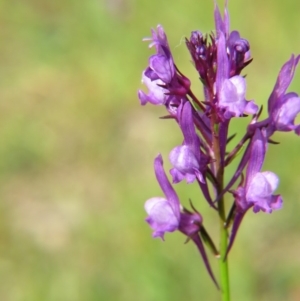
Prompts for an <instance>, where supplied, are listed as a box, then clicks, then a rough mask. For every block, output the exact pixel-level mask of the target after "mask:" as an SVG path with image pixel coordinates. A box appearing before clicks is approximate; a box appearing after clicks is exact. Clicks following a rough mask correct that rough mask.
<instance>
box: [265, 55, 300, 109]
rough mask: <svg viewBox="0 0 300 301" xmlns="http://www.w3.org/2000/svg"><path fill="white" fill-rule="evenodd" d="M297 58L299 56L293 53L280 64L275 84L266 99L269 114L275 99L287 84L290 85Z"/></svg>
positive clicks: (282, 92)
mask: <svg viewBox="0 0 300 301" xmlns="http://www.w3.org/2000/svg"><path fill="white" fill-rule="evenodd" d="M299 58H300V56H298V57H295V56H294V55H292V56H291V58H290V59H289V60H288V61H287V62H286V63H285V64H284V65H283V66H282V68H281V70H280V72H279V75H278V77H277V81H276V84H275V86H274V88H273V91H272V93H271V95H270V97H269V100H268V111H269V114H271V112H272V110H273V108H274V107H275V105H276V102H277V100H278V99H279V98H280V97H281V96H283V95H284V93H285V92H286V90H287V88H288V86H289V85H290V83H291V81H292V79H293V77H294V73H295V69H296V67H297V65H298V62H299Z"/></svg>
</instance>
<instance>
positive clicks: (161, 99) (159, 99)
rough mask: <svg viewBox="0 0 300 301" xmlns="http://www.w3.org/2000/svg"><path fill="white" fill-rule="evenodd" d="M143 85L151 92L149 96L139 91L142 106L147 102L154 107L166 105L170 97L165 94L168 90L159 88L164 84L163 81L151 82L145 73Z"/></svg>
mask: <svg viewBox="0 0 300 301" xmlns="http://www.w3.org/2000/svg"><path fill="white" fill-rule="evenodd" d="M142 83H144V84H145V85H146V86H147V88H148V90H149V92H148V94H146V93H145V92H143V91H142V90H139V91H138V97H139V99H140V101H141V104H142V105H145V104H146V103H147V102H150V103H151V104H153V105H164V104H165V103H166V101H167V99H168V95H166V94H165V93H166V92H167V90H166V89H164V88H162V87H160V86H159V84H161V85H162V84H163V82H162V81H161V80H155V81H151V79H150V78H149V77H147V76H146V75H145V74H144V73H143V77H142Z"/></svg>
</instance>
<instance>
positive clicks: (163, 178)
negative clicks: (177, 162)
mask: <svg viewBox="0 0 300 301" xmlns="http://www.w3.org/2000/svg"><path fill="white" fill-rule="evenodd" d="M154 170H155V175H156V179H157V181H158V183H159V185H160V187H161V189H162V191H163V192H164V194H165V196H166V199H167V200H168V202H169V203H170V206H171V207H172V209H173V211H174V214H175V216H176V217H177V219H178V220H179V217H180V202H179V199H178V196H177V194H176V192H175V190H174V189H173V187H172V185H171V184H170V182H169V180H168V178H167V175H166V173H165V170H164V168H163V160H162V156H161V155H158V156H157V157H156V158H155V160H154Z"/></svg>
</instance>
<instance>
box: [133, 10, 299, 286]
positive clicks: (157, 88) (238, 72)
mask: <svg viewBox="0 0 300 301" xmlns="http://www.w3.org/2000/svg"><path fill="white" fill-rule="evenodd" d="M214 19H215V27H216V28H215V32H213V33H210V34H209V35H205V34H202V33H201V32H200V31H193V32H192V33H191V36H190V38H189V39H186V46H187V49H188V50H189V52H190V55H191V58H192V62H193V64H194V67H195V69H196V71H197V72H198V74H199V77H200V80H201V82H202V84H203V95H204V97H203V99H201V100H200V99H199V98H198V97H196V96H195V95H194V93H193V92H192V90H191V84H190V80H189V79H188V78H187V77H186V76H184V75H183V74H182V73H181V72H180V71H179V69H178V67H177V66H176V65H175V62H174V59H173V56H172V53H171V50H170V47H169V44H168V40H167V36H166V34H165V32H164V29H163V27H162V26H161V25H158V26H157V29H156V31H155V30H152V37H151V38H148V39H145V40H150V41H151V43H150V47H155V50H156V53H155V54H154V55H152V56H151V57H150V58H149V65H148V67H147V68H146V70H145V71H144V72H143V75H142V83H144V84H145V85H146V86H147V88H148V92H147V93H145V92H144V91H142V90H140V91H139V92H138V97H139V99H140V102H141V104H142V105H145V104H147V103H151V104H153V105H162V106H165V108H166V109H167V112H168V117H169V118H171V119H174V120H175V121H176V123H177V124H178V126H179V128H180V130H181V132H182V136H183V142H182V143H181V144H180V145H178V146H176V147H174V148H173V149H172V150H171V152H170V154H169V160H170V163H171V165H172V166H173V168H172V169H171V170H170V174H171V177H172V182H173V184H176V183H179V182H181V181H183V180H185V181H186V182H187V183H193V182H195V181H196V182H197V183H198V185H199V188H200V189H201V191H202V193H203V196H204V198H205V199H206V201H207V202H208V204H209V205H210V206H211V208H212V209H213V210H215V212H216V213H217V214H218V216H219V218H221V219H222V220H223V222H224V227H227V228H230V226H231V225H232V227H231V233H230V235H229V237H228V245H227V251H226V256H227V254H228V252H229V250H230V248H231V246H232V244H233V242H234V239H235V237H236V234H237V231H238V228H239V226H240V224H241V221H242V219H243V217H244V215H245V213H246V212H247V211H248V210H249V209H250V208H252V209H253V211H254V212H255V213H257V212H259V211H262V212H265V213H271V212H272V211H273V210H278V209H280V208H281V207H282V198H281V196H280V195H274V191H275V190H276V188H277V186H278V183H279V179H278V176H277V175H276V174H274V173H273V172H271V171H262V168H263V163H264V160H265V156H266V152H267V148H268V144H269V143H270V142H272V140H271V139H270V138H271V136H272V135H273V134H274V133H275V132H276V131H282V132H288V131H294V132H295V133H296V134H297V135H300V125H295V118H296V116H297V114H298V113H299V112H300V97H299V96H298V95H297V94H296V93H295V92H287V89H288V87H289V85H290V83H291V81H292V79H293V76H294V72H295V69H296V67H297V65H298V62H299V60H300V56H294V55H292V56H291V58H290V59H289V60H288V61H287V62H286V63H285V64H284V65H283V67H282V68H281V70H280V72H279V75H278V78H277V81H276V83H275V86H274V89H273V91H272V92H271V94H270V97H269V99H268V117H267V118H266V119H265V120H261V121H260V120H259V118H260V115H261V111H262V109H259V107H258V105H257V104H255V102H254V101H253V100H246V98H245V94H246V80H245V77H244V76H243V74H242V72H243V70H244V68H245V67H247V66H248V65H249V64H250V63H251V61H252V59H251V54H250V45H249V42H248V41H247V40H246V39H244V38H242V37H241V36H240V34H239V32H238V31H230V29H229V15H228V11H227V5H226V7H225V12H224V16H222V15H221V13H220V10H219V8H218V6H217V5H215V9H214ZM247 116H250V117H251V118H250V119H251V120H250V122H249V125H248V127H247V129H246V130H245V135H244V136H243V137H242V139H241V140H240V142H239V143H238V144H237V145H236V146H235V147H233V148H232V149H228V147H227V145H228V142H229V141H230V140H231V138H232V136H230V135H229V134H228V128H229V124H230V121H231V120H232V119H233V118H241V117H247ZM242 148H243V149H244V153H243V155H242V156H241V157H240V162H239V163H238V164H237V167H236V170H235V172H234V174H233V175H232V177H231V179H230V180H229V181H228V183H224V178H223V175H224V171H225V169H226V167H227V166H228V165H229V164H230V163H231V162H232V161H233V159H234V158H237V153H238V152H240V151H241V149H242ZM154 170H155V174H156V178H157V181H158V183H159V185H160V187H161V189H162V191H163V192H164V194H165V198H161V197H155V198H151V199H149V200H148V201H147V202H146V204H145V209H146V212H147V214H148V217H147V219H146V221H147V222H148V223H149V225H150V227H151V228H152V229H153V237H161V238H162V239H164V234H165V232H173V231H176V230H178V231H180V232H182V233H183V234H184V235H185V236H187V238H188V240H191V241H193V242H194V243H195V245H196V246H197V248H198V250H199V252H200V254H201V256H202V258H203V260H204V263H205V265H206V268H207V270H208V272H209V274H210V276H211V277H212V279H213V280H214V281H215V278H214V276H213V273H212V271H211V268H210V265H209V262H208V259H207V255H206V252H205V249H204V246H203V243H202V241H203V242H205V243H206V244H207V245H208V246H209V247H210V248H211V249H212V250H213V252H214V254H215V255H218V250H217V249H216V247H215V246H214V244H213V242H212V239H210V237H209V236H208V233H207V231H206V230H205V228H204V226H203V218H202V216H201V215H200V213H198V212H197V211H196V209H195V208H194V206H193V205H192V204H191V207H192V210H188V209H186V208H184V207H183V206H182V205H181V204H180V201H179V198H178V196H177V194H176V192H175V190H174V188H173V186H172V185H171V184H170V182H169V180H168V178H167V176H166V173H165V171H164V168H163V160H162V157H161V155H158V156H157V157H156V159H155V161H154ZM238 180H239V181H238ZM237 182H238V184H236V183H237ZM208 186H211V187H212V189H209V187H208ZM212 191H213V192H215V195H212ZM225 194H229V195H230V196H231V199H232V200H233V202H232V207H231V209H230V210H228V212H226V211H224V196H225ZM220 204H222V205H220Z"/></svg>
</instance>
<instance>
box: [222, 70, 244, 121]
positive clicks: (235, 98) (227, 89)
mask: <svg viewBox="0 0 300 301" xmlns="http://www.w3.org/2000/svg"><path fill="white" fill-rule="evenodd" d="M245 93H246V81H245V79H244V78H243V77H242V76H239V75H237V76H234V77H232V78H230V79H225V80H224V81H223V83H222V85H221V90H220V94H219V105H220V107H223V108H226V110H227V111H228V112H230V113H232V115H233V116H240V115H242V114H243V112H244V110H245V107H246V100H245Z"/></svg>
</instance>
